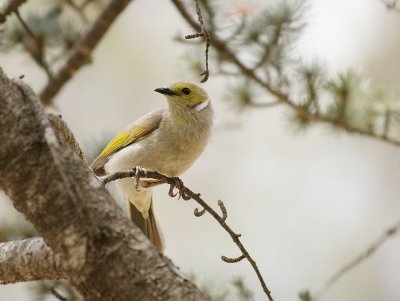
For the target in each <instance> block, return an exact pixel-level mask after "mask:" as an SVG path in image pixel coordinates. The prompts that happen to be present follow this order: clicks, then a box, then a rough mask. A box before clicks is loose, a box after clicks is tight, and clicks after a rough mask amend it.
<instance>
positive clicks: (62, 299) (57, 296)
mask: <svg viewBox="0 0 400 301" xmlns="http://www.w3.org/2000/svg"><path fill="white" fill-rule="evenodd" d="M50 292H51V293H52V294H53V295H54V297H56V298H57V299H58V300H60V301H68V299H67V298H65V297H64V296H63V295H61V294H60V293H59V292H58V291H57V290H56V288H55V287H53V288H52V289H51V291H50Z"/></svg>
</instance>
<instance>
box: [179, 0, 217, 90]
mask: <svg viewBox="0 0 400 301" xmlns="http://www.w3.org/2000/svg"><path fill="white" fill-rule="evenodd" d="M194 1H195V2H196V13H197V19H198V20H199V23H200V28H201V31H200V32H197V33H194V34H189V35H186V36H185V39H187V40H189V39H195V38H199V37H204V38H205V40H206V51H205V56H206V70H204V71H203V72H202V73H200V75H201V76H204V77H203V78H202V80H201V81H200V82H202V83H205V82H206V81H207V80H208V77H209V76H210V71H209V69H208V51H209V48H210V45H211V37H210V33H209V32H208V31H207V29H206V27H205V25H204V21H203V16H202V15H201V10H200V3H199V0H194Z"/></svg>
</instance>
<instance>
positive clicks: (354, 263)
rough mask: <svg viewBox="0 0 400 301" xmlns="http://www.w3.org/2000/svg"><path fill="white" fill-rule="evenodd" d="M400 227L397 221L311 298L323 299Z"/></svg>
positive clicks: (340, 269) (314, 299) (315, 300)
mask: <svg viewBox="0 0 400 301" xmlns="http://www.w3.org/2000/svg"><path fill="white" fill-rule="evenodd" d="M399 229H400V221H397V222H396V223H395V224H394V225H393V226H391V227H389V228H388V229H387V230H386V231H385V232H384V233H383V234H382V235H381V236H380V237H378V238H377V239H376V240H375V241H373V242H372V243H371V245H370V246H369V247H368V248H367V249H366V250H364V251H363V252H361V253H360V254H359V255H358V256H357V257H355V258H354V259H353V260H351V261H349V262H348V263H346V264H345V265H343V266H342V267H341V268H339V269H338V270H337V271H336V272H335V273H333V275H332V276H331V277H330V278H329V279H328V280H327V281H326V282H325V283H324V284H323V285H322V286H321V287H320V288H319V289H317V290H316V292H315V293H313V294H312V295H311V300H313V301H317V300H319V299H321V298H322V297H323V296H324V295H325V294H326V293H327V292H328V290H329V289H330V288H331V287H332V286H334V285H335V284H336V283H337V282H338V281H339V280H340V279H341V278H342V277H343V276H344V275H345V274H347V273H348V272H350V271H351V270H353V269H354V268H356V267H357V266H358V265H360V264H361V263H362V262H364V261H365V260H367V259H368V258H369V257H370V256H372V255H373V254H375V252H376V251H377V250H378V249H379V248H380V247H381V246H382V245H383V244H384V243H385V242H386V241H387V240H388V239H389V238H391V237H393V236H394V235H395V234H396V233H397V232H398V231H399Z"/></svg>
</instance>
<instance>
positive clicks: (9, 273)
mask: <svg viewBox="0 0 400 301" xmlns="http://www.w3.org/2000/svg"><path fill="white" fill-rule="evenodd" d="M62 278H64V275H63V273H62V272H61V271H60V269H59V268H58V265H57V264H56V260H55V258H54V255H53V252H52V251H51V249H50V248H49V247H48V246H47V245H46V244H45V242H44V241H43V239H42V238H40V237H35V238H29V239H25V240H18V241H9V242H3V243H0V284H7V283H15V282H22V281H33V280H49V279H62Z"/></svg>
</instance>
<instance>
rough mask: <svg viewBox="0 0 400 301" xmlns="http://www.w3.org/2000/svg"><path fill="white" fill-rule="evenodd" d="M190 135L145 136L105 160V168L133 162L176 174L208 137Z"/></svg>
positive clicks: (109, 169)
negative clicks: (171, 138) (168, 138)
mask: <svg viewBox="0 0 400 301" xmlns="http://www.w3.org/2000/svg"><path fill="white" fill-rule="evenodd" d="M199 138H200V139H196V140H195V141H193V139H192V138H191V137H188V138H187V139H184V138H182V137H181V138H180V139H178V141H174V142H172V141H164V140H161V139H159V137H157V135H154V136H153V135H151V136H150V137H146V139H145V140H142V141H137V142H136V143H133V144H132V145H129V146H127V147H126V148H124V149H122V150H120V151H119V152H118V153H116V154H115V155H114V156H112V157H111V158H110V160H109V161H108V162H107V163H106V164H105V166H104V167H105V171H106V172H107V173H113V172H117V171H121V170H128V169H131V168H133V167H134V166H141V167H143V168H146V169H149V170H154V171H158V172H160V173H162V174H165V175H168V176H178V175H180V174H181V173H183V172H184V171H185V170H186V169H188V168H189V167H190V166H191V165H192V164H193V162H194V161H195V160H196V159H197V157H198V156H199V155H200V154H201V153H202V151H203V149H204V147H205V145H206V142H207V137H204V138H203V137H199Z"/></svg>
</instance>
